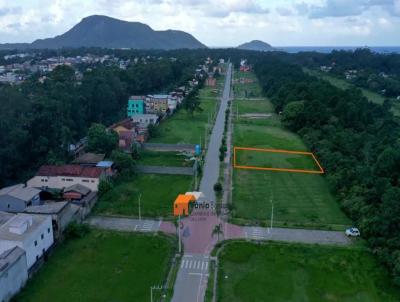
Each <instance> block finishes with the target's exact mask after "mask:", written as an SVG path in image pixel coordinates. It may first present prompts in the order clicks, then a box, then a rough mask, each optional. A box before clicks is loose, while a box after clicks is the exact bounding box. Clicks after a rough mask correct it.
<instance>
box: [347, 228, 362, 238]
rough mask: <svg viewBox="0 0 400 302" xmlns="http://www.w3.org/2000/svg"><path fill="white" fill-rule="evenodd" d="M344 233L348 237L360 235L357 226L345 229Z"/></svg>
mask: <svg viewBox="0 0 400 302" xmlns="http://www.w3.org/2000/svg"><path fill="white" fill-rule="evenodd" d="M345 234H346V236H348V237H359V236H360V230H359V229H357V228H349V229H346V232H345Z"/></svg>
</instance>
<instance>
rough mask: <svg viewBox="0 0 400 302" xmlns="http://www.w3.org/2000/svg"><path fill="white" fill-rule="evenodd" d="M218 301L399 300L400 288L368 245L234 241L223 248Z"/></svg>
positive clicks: (220, 259)
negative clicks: (340, 245)
mask: <svg viewBox="0 0 400 302" xmlns="http://www.w3.org/2000/svg"><path fill="white" fill-rule="evenodd" d="M219 255H220V257H219V263H220V265H219V271H218V287H217V289H218V291H217V296H218V299H217V301H219V302H224V301H229V302H234V301H237V302H239V301H240V302H241V301H245V302H253V301H257V302H258V301H260V302H261V301H268V302H275V301H276V302H278V301H279V302H281V301H285V302H286V301H287V302H291V301H293V302H298V301H309V302H321V301H338V302H339V301H340V302H375V301H376V302H378V301H382V302H383V301H385V302H391V301H399V299H400V292H399V290H398V288H395V287H394V286H393V285H392V284H391V281H390V278H389V276H388V275H387V273H386V271H385V270H384V269H383V267H381V266H380V265H379V264H378V263H377V261H376V259H375V258H374V257H373V256H372V255H371V254H370V253H369V252H368V251H366V250H361V249H352V248H341V247H331V246H318V245H302V244H281V243H273V242H270V243H268V244H261V245H260V244H253V243H247V242H231V243H229V244H227V245H226V246H225V247H224V248H223V250H222V251H221V253H220V254H219Z"/></svg>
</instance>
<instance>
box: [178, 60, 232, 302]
mask: <svg viewBox="0 0 400 302" xmlns="http://www.w3.org/2000/svg"><path fill="white" fill-rule="evenodd" d="M231 73H232V65H231V64H229V67H228V70H227V73H226V78H225V87H224V91H223V94H222V98H221V103H220V108H219V111H218V115H217V118H216V120H215V124H214V128H213V130H212V133H211V137H210V141H209V144H208V149H207V154H206V157H205V163H204V167H203V177H202V179H201V182H200V192H202V193H203V194H204V195H205V202H206V203H214V202H215V200H216V199H215V193H214V184H215V183H216V182H217V181H218V177H219V166H220V162H219V147H220V146H221V141H222V137H223V134H224V124H225V110H226V109H227V107H228V101H229V96H230V89H231ZM219 223H220V219H219V218H218V216H217V215H216V213H215V211H214V210H213V209H211V208H210V209H194V210H193V212H192V213H191V215H190V216H189V217H187V218H185V219H183V220H182V224H183V231H182V241H183V245H184V250H185V255H184V257H183V258H184V260H186V258H194V259H197V260H196V261H200V260H199V258H200V259H206V258H207V257H208V256H209V254H210V252H211V250H212V249H213V247H214V245H215V244H216V242H217V238H216V236H212V230H213V229H214V227H215V225H217V224H219ZM202 261H204V260H202ZM207 281H208V273H200V275H199V274H198V273H197V272H195V274H194V273H193V272H191V271H190V270H188V269H187V268H186V266H183V267H181V268H180V269H179V271H178V276H177V279H176V282H175V286H174V296H173V298H172V302H198V301H203V300H204V294H205V290H206V287H207Z"/></svg>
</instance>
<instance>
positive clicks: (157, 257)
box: [16, 230, 173, 302]
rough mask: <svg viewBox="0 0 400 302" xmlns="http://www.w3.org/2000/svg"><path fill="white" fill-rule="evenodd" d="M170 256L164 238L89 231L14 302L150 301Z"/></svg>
mask: <svg viewBox="0 0 400 302" xmlns="http://www.w3.org/2000/svg"><path fill="white" fill-rule="evenodd" d="M172 255H173V243H172V241H171V240H170V239H168V238H166V237H164V236H154V235H139V234H135V235H133V234H129V233H115V232H105V231H98V230H91V232H90V233H89V234H87V235H85V236H84V237H83V238H80V239H71V240H67V241H66V242H64V243H63V244H62V245H61V246H59V247H57V249H56V251H55V253H54V254H53V255H52V256H51V257H50V259H49V262H48V263H46V264H45V265H44V266H43V268H42V269H41V270H40V271H39V273H38V274H37V275H35V277H34V278H33V279H31V280H30V281H29V282H28V284H27V286H26V288H25V289H24V290H23V291H22V293H21V294H20V295H18V297H17V298H16V301H21V302H22V301H24V302H26V301H32V302H37V301H49V302H50V301H57V302H63V301H65V302H69V301H85V302H91V301H93V302H94V301H96V302H103V301H104V302H110V301H115V302H123V301H150V291H149V289H150V286H153V285H156V284H162V283H163V281H164V280H165V278H166V274H167V271H168V269H169V261H170V259H171V257H172Z"/></svg>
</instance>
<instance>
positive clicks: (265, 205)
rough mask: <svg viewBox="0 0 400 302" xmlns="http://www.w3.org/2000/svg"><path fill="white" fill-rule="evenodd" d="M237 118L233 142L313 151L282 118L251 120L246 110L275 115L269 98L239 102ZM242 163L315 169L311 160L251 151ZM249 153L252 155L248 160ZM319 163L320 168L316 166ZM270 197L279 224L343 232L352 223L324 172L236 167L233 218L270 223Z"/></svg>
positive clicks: (244, 145)
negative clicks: (313, 172)
mask: <svg viewBox="0 0 400 302" xmlns="http://www.w3.org/2000/svg"><path fill="white" fill-rule="evenodd" d="M233 106H234V108H235V107H236V109H237V110H238V114H237V115H238V116H239V118H238V119H233V123H234V132H233V145H234V146H238V147H252V148H269V149H283V150H294V151H306V152H307V151H309V150H307V148H306V146H305V145H304V143H303V142H302V140H301V139H300V137H299V136H297V135H296V134H294V133H292V132H290V131H287V130H285V129H283V127H282V126H281V124H280V121H279V118H278V117H277V116H276V115H274V114H273V115H272V117H271V119H265V120H249V119H248V118H244V117H240V116H241V115H243V114H246V113H255V112H257V113H271V111H272V110H273V107H272V105H271V104H270V102H269V101H267V100H264V101H247V100H243V101H234V103H233ZM244 155H246V156H247V157H246V158H243V157H239V161H240V164H243V162H246V161H247V162H249V163H250V164H251V163H252V164H256V165H261V166H262V165H265V166H266V165H271V166H272V167H280V166H282V165H283V168H293V169H298V168H304V167H307V168H312V166H313V165H315V164H314V162H313V160H311V158H306V157H301V158H300V157H282V156H279V155H275V156H269V157H265V156H262V155H260V154H257V155H256V154H255V153H246V154H244ZM249 156H250V158H249ZM314 167H315V166H314ZM271 199H272V200H273V204H274V223H275V224H276V225H277V226H278V225H279V226H290V227H314V228H328V229H338V230H342V229H343V228H344V227H345V226H346V225H348V224H350V221H349V220H348V219H347V217H346V216H345V215H344V214H343V212H342V211H341V210H340V208H339V205H338V203H337V201H336V200H335V199H334V197H333V196H332V195H331V193H330V191H329V188H328V186H327V183H326V181H325V179H324V178H323V176H321V175H318V174H303V173H291V172H275V171H255V170H242V169H234V171H233V194H232V201H233V205H234V210H233V212H232V217H233V218H234V219H236V221H238V222H239V221H240V220H241V219H244V221H243V222H246V221H247V222H249V221H252V222H253V223H254V222H255V221H261V222H267V221H269V219H270V218H269V217H270V215H271V202H270V201H271Z"/></svg>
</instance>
